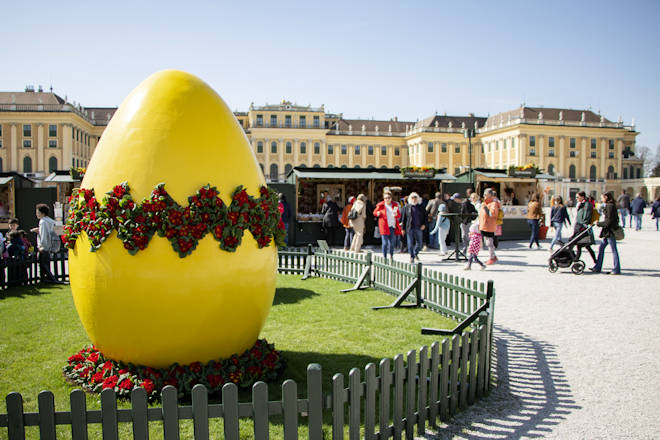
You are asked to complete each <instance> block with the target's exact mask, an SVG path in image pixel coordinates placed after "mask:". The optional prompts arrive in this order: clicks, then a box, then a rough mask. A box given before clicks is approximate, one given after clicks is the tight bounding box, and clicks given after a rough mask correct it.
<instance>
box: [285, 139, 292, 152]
mask: <svg viewBox="0 0 660 440" xmlns="http://www.w3.org/2000/svg"><path fill="white" fill-rule="evenodd" d="M284 152H285V153H286V154H291V142H287V143H286V144H285V146H284Z"/></svg>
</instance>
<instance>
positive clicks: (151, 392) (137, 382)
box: [62, 339, 285, 401]
mask: <svg viewBox="0 0 660 440" xmlns="http://www.w3.org/2000/svg"><path fill="white" fill-rule="evenodd" d="M284 368H285V363H284V359H282V356H281V354H280V352H278V351H277V350H275V348H274V346H273V345H272V344H269V343H268V342H266V340H265V339H259V340H257V342H255V344H254V345H253V346H252V348H250V349H248V350H246V351H245V352H244V353H243V354H241V355H240V356H238V355H232V357H230V358H229V359H223V360H218V361H210V362H208V363H207V364H202V363H200V362H194V363H192V364H190V365H185V366H181V365H179V364H172V365H171V366H170V367H168V368H163V369H158V368H149V367H144V366H136V365H132V364H124V363H121V362H116V361H113V360H111V359H108V358H106V357H105V356H104V355H103V353H101V352H100V351H98V350H97V349H96V347H94V346H91V347H89V346H88V347H85V348H83V349H82V350H80V351H79V352H78V353H76V354H74V355H73V356H71V357H69V359H68V363H67V365H66V366H65V367H64V368H63V371H62V373H63V374H64V377H65V378H66V380H67V381H68V382H70V383H72V384H74V385H79V386H81V387H82V388H83V389H84V390H85V391H88V392H92V393H100V392H101V391H103V390H105V389H107V388H109V389H113V390H114V391H115V392H116V393H117V395H118V396H119V397H130V393H131V390H132V389H133V388H134V387H142V388H144V389H145V391H146V392H147V397H148V398H149V401H154V400H157V399H158V398H159V397H160V396H159V393H160V390H161V389H162V388H163V387H164V386H165V385H172V386H174V387H176V388H177V390H178V394H179V397H183V396H184V395H190V392H191V390H192V387H193V386H195V385H196V384H198V383H201V384H203V385H204V386H206V388H207V389H208V390H209V394H214V393H219V392H220V391H221V389H222V386H223V385H224V384H226V383H229V382H232V383H235V384H236V385H238V386H239V387H240V388H243V389H246V388H249V387H251V386H252V385H253V384H254V383H255V382H257V381H259V380H262V381H266V382H272V381H274V380H276V379H277V378H278V377H279V376H280V374H281V373H282V372H283V371H284Z"/></svg>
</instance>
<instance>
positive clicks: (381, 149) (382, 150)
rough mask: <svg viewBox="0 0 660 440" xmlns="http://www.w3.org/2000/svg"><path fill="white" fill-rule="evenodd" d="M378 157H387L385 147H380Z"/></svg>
mask: <svg viewBox="0 0 660 440" xmlns="http://www.w3.org/2000/svg"><path fill="white" fill-rule="evenodd" d="M380 155H381V156H387V147H386V146H385V145H383V146H382V147H380Z"/></svg>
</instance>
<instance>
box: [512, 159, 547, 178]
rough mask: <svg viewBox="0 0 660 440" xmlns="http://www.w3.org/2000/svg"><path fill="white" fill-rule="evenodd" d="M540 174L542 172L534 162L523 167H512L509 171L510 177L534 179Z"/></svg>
mask: <svg viewBox="0 0 660 440" xmlns="http://www.w3.org/2000/svg"><path fill="white" fill-rule="evenodd" d="M540 172H541V170H540V169H539V167H538V166H536V164H534V163H532V162H530V163H528V164H525V165H521V166H515V165H511V166H510V167H509V169H508V174H509V176H521V177H527V176H531V177H534V176H536V174H538V173H540Z"/></svg>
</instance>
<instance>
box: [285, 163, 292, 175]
mask: <svg viewBox="0 0 660 440" xmlns="http://www.w3.org/2000/svg"><path fill="white" fill-rule="evenodd" d="M292 169H293V165H291V164H290V163H288V164H286V165H284V175H285V176H288V175H289V173H290V172H291V170H292Z"/></svg>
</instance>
